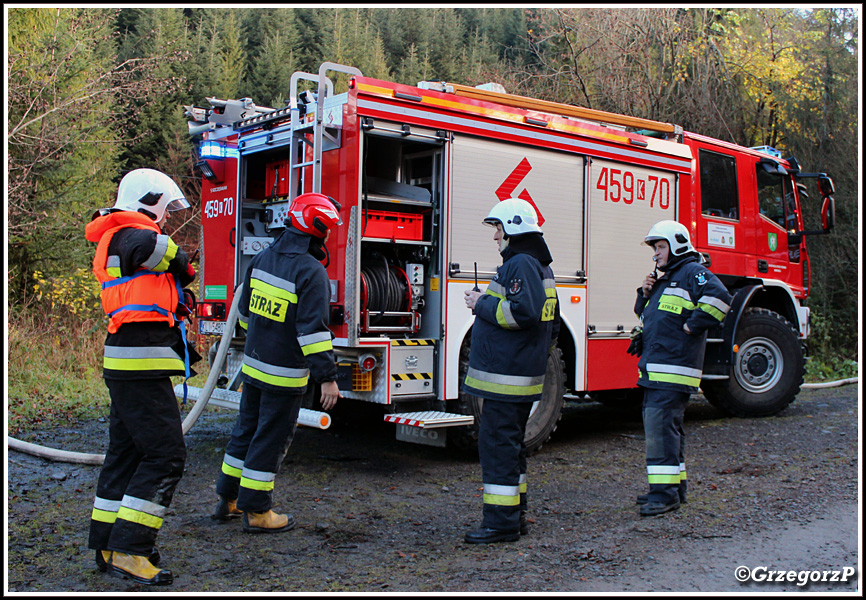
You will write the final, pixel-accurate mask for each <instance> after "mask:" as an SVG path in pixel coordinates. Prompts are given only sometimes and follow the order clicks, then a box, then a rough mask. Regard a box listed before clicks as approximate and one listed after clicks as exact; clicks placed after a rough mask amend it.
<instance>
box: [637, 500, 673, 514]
mask: <svg viewBox="0 0 866 600" xmlns="http://www.w3.org/2000/svg"><path fill="white" fill-rule="evenodd" d="M679 507H680V501H679V499H677V500H674V501H673V502H671V503H670V504H663V503H662V502H647V503H646V504H644V505H642V506H641V507H640V516H642V517H654V516H656V515H663V514H665V513H666V512H670V511H672V510H677V509H678V508H679Z"/></svg>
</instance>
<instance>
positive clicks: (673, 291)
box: [663, 287, 692, 302]
mask: <svg viewBox="0 0 866 600" xmlns="http://www.w3.org/2000/svg"><path fill="white" fill-rule="evenodd" d="M663 295H664V296H679V297H680V298H682V299H684V300H688V301H689V302H691V301H692V297H691V296H690V295H689V293H688V292H687V291H686V290H684V289H682V288H672V287H669V288H665V291H664V292H663Z"/></svg>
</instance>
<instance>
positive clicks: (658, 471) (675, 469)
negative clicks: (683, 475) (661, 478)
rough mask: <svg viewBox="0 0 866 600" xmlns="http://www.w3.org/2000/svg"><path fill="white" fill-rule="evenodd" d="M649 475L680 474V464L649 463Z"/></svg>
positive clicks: (647, 468) (647, 470)
mask: <svg viewBox="0 0 866 600" xmlns="http://www.w3.org/2000/svg"><path fill="white" fill-rule="evenodd" d="M646 472H647V475H679V474H680V466H679V465H647V467H646Z"/></svg>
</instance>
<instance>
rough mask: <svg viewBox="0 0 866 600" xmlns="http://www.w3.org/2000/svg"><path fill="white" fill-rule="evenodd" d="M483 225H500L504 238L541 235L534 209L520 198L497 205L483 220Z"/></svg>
mask: <svg viewBox="0 0 866 600" xmlns="http://www.w3.org/2000/svg"><path fill="white" fill-rule="evenodd" d="M483 223H484V224H485V225H493V226H494V227H495V226H496V224H497V223H499V224H500V225H502V230H503V231H504V232H505V235H506V236H512V235H520V234H522V233H541V227H540V226H539V225H538V213H536V212H535V207H534V206H532V205H531V204H530V203H529V202H527V201H526V200H522V199H520V198H508V199H507V200H503V201H502V202H500V203H498V204H497V205H496V206H494V207H493V208H492V209H490V214H488V215H487V217H486V218H485V219H484V221H483Z"/></svg>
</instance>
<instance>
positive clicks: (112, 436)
mask: <svg viewBox="0 0 866 600" xmlns="http://www.w3.org/2000/svg"><path fill="white" fill-rule="evenodd" d="M183 208H189V203H188V202H187V201H186V198H184V195H183V192H181V190H180V188H179V187H178V186H177V184H176V183H175V182H174V181H173V180H172V179H171V177H169V176H168V175H166V174H165V173H162V172H160V171H156V170H154V169H135V170H134V171H130V172H129V173H127V174H126V175H125V176H124V177H123V179H122V180H121V182H120V186H119V187H118V191H117V201H116V203H115V205H114V207H113V208H105V209H100V210H99V211H97V212H96V214H94V216H93V219H92V220H91V222H90V223H88V224H87V226H86V228H85V237H86V238H87V240H88V241H91V242H98V245H97V248H96V255H95V257H94V259H93V272H94V274H95V275H96V277H97V279H98V280H99V282H100V283H101V284H102V307H103V310H104V311H105V313H106V314H107V315H108V337H107V338H106V340H105V356H104V359H103V378H104V379H105V384H106V386H107V387H108V391H109V394H110V396H111V414H110V416H109V419H110V421H109V444H108V451H107V452H106V454H105V461H104V463H103V466H102V471H101V472H100V474H99V480H98V483H97V487H96V498H95V500H94V503H93V512H92V513H91V521H90V537H89V541H88V545H89V547H90V548H93V549H94V550H96V564H97V567H98V568H99V569H100V570H101V571H108V572H110V573H111V574H113V575H118V576H123V577H129V578H132V579H133V580H135V581H137V582H138V583H143V584H147V585H167V584H170V583H172V580H173V576H172V573H171V571H168V570H165V569H159V568H158V567H156V566H155V565H156V563H158V562H159V552H158V551H157V550H156V548H155V547H154V543H155V541H156V536H157V534H158V532H159V530H160V528H161V526H162V522H163V518H164V516H165V513H166V511H167V510H168V507H169V505H170V504H171V500H172V496H173V495H174V490H175V488H176V486H177V484H178V482H179V481H180V478H181V476H182V475H183V467H184V462H185V460H186V448H185V446H184V441H183V433H182V431H181V421H180V412H179V410H178V406H177V398H176V397H175V394H174V388H173V387H172V382H171V376H172V375H182V376H186V377H189V376H190V375H191V371H190V368H189V366H190V365H191V364H193V363H195V362H196V361H198V360H199V359H200V358H201V357H200V356H199V355H198V353H197V352H195V349H194V348H192V347H191V346H190V345H189V344H187V341H186V336H185V330H184V325H183V318H184V317H185V316H187V315H189V314H190V311H191V309H192V306H191V305H192V299H193V298H194V297H193V296H192V295H191V294H190V293H189V292H188V291H187V290H184V289H183V287H184V286H186V285H188V284H190V283H191V282H192V281H193V279H194V278H195V270H194V269H193V268H192V265H191V264H190V261H189V257H188V256H187V254H186V252H184V251H183V250H182V249H181V248H179V247H178V246H177V244H175V243H174V241H172V239H171V238H170V237H169V236H167V235H165V234H164V233H163V232H162V227H163V226H164V225H165V223H166V221H167V219H168V215H169V211H175V210H180V209H183Z"/></svg>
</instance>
